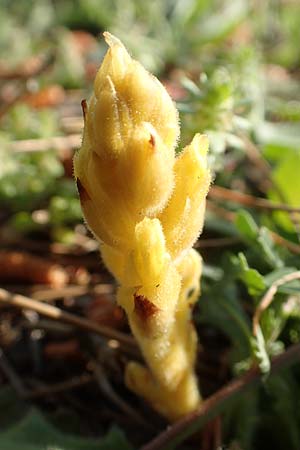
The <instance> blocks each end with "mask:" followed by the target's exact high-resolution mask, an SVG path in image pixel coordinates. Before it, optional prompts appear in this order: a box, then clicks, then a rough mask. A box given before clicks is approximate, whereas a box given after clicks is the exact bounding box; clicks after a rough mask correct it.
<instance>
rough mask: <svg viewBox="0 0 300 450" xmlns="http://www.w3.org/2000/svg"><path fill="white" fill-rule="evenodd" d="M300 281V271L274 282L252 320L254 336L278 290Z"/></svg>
mask: <svg viewBox="0 0 300 450" xmlns="http://www.w3.org/2000/svg"><path fill="white" fill-rule="evenodd" d="M299 279H300V271H299V270H297V271H295V272H292V273H289V274H287V275H284V276H283V277H281V278H279V279H278V280H276V281H274V283H272V285H271V286H270V287H269V289H268V290H267V292H266V293H265V295H264V296H263V298H262V299H261V301H260V303H259V304H258V306H257V308H256V310H255V313H254V316H253V320H252V326H253V334H254V335H255V336H256V334H257V331H258V327H259V321H260V317H261V315H262V313H263V312H264V311H265V309H267V308H268V307H269V306H270V304H271V303H272V301H273V299H274V296H275V294H276V293H277V290H278V288H279V287H280V286H282V285H283V284H286V283H289V282H290V281H293V280H299Z"/></svg>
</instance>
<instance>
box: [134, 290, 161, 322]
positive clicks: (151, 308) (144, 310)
mask: <svg viewBox="0 0 300 450" xmlns="http://www.w3.org/2000/svg"><path fill="white" fill-rule="evenodd" d="M158 311H159V309H158V308H157V306H155V305H154V303H152V302H150V300H148V299H147V297H145V296H144V295H138V294H134V312H135V313H136V314H137V315H138V317H139V318H140V319H141V320H142V321H143V322H146V321H147V320H148V319H149V318H150V317H152V316H153V315H154V314H156V313H157V312H158Z"/></svg>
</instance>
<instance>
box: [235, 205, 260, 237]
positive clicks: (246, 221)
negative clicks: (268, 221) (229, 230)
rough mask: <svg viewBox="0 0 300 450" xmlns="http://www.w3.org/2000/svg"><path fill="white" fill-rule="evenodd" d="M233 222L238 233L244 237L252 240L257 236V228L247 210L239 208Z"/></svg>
mask: <svg viewBox="0 0 300 450" xmlns="http://www.w3.org/2000/svg"><path fill="white" fill-rule="evenodd" d="M235 224H236V227H237V229H238V231H239V232H240V234H241V235H242V236H243V237H245V238H246V239H250V240H253V239H256V238H257V236H258V232H259V229H258V226H257V225H256V222H255V221H254V219H253V217H252V216H251V214H250V213H248V211H245V210H244V209H242V210H240V211H239V212H238V213H237V216H236V220H235Z"/></svg>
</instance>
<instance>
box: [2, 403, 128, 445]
mask: <svg viewBox="0 0 300 450" xmlns="http://www.w3.org/2000/svg"><path fill="white" fill-rule="evenodd" d="M0 448H1V449H3V450H4V449H5V450H19V449H20V448H22V450H119V449H121V448H122V449H124V450H130V449H132V447H131V445H130V444H129V443H128V441H127V440H126V438H125V436H124V435H123V433H122V432H121V431H120V430H119V429H118V428H117V427H113V428H111V430H110V431H109V432H108V434H107V435H106V436H105V437H104V438H103V439H102V440H101V441H98V442H97V441H95V440H90V439H85V438H81V437H78V436H72V435H69V434H64V433H61V432H60V431H58V430H57V429H56V428H54V427H53V426H52V425H51V424H50V423H48V422H47V421H46V420H45V419H44V417H43V416H42V415H41V414H40V413H39V412H38V411H37V410H35V409H32V410H31V411H30V412H29V413H28V414H27V415H26V416H25V417H24V419H23V420H21V421H20V422H19V423H17V424H16V425H14V426H13V427H11V428H9V429H8V430H7V431H4V432H2V433H1V434H0Z"/></svg>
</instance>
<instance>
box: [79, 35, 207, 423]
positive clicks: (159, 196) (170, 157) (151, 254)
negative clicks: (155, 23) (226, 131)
mask: <svg viewBox="0 0 300 450" xmlns="http://www.w3.org/2000/svg"><path fill="white" fill-rule="evenodd" d="M104 35H105V39H106V41H107V43H108V45H109V47H110V48H109V50H108V52H107V54H106V56H105V58H104V61H103V63H102V65H101V67H100V69H99V72H98V74H97V77H96V80H95V84H94V93H93V95H92V97H91V99H90V101H89V103H88V105H87V104H86V103H84V113H85V129H84V135H83V143H82V147H81V149H80V150H79V152H78V153H77V154H76V156H75V159H74V170H75V177H76V179H77V185H78V191H79V195H80V200H81V205H82V209H83V213H84V216H85V219H86V221H87V224H88V226H89V227H90V229H91V230H92V232H93V233H94V234H95V236H96V238H97V239H98V240H99V242H100V251H101V254H102V258H103V260H104V262H105V263H106V265H107V267H108V268H109V270H110V271H111V272H112V273H113V274H114V275H115V277H116V278H117V280H118V282H119V284H120V287H119V289H118V295H117V298H118V302H119V304H120V305H121V306H122V307H123V308H124V309H125V311H126V313H127V316H128V320H129V323H130V326H131V329H132V332H133V334H134V336H135V338H136V339H137V341H138V343H139V345H140V347H141V350H142V353H143V355H144V358H145V361H146V363H147V365H148V368H146V367H143V366H141V365H139V364H137V363H130V364H129V365H128V367H127V371H126V376H125V378H126V382H127V385H128V386H129V387H130V388H131V389H132V390H134V391H135V392H136V393H138V394H139V395H142V396H143V397H145V398H146V399H147V400H148V401H149V402H150V403H151V404H152V406H153V407H154V408H156V409H157V410H158V411H159V412H160V413H162V414H163V415H165V416H166V417H168V418H169V419H170V420H175V419H177V418H178V417H180V416H182V415H184V414H186V413H187V412H189V411H191V410H193V409H195V408H196V407H197V405H198V404H199V402H200V395H199V391H198V388H197V382H196V378H195V375H194V369H193V367H194V360H195V354H196V345H197V338H196V333H195V331H194V328H193V325H192V324H191V306H192V304H193V303H194V302H195V300H196V299H197V297H198V295H199V279H200V275H201V258H200V255H199V254H198V253H197V252H196V251H195V250H193V249H192V248H191V247H192V245H193V243H194V242H195V240H196V239H197V237H198V235H199V233H200V231H201V229H202V225H203V218H204V211H205V197H206V194H207V191H208V188H209V183H210V174H209V171H208V169H207V162H206V153H207V150H208V142H207V138H206V137H205V136H200V135H196V136H195V137H194V139H193V141H192V143H191V144H190V145H189V146H187V147H186V148H185V149H184V150H183V152H182V153H181V154H180V155H179V157H178V158H175V145H176V142H177V139H178V135H179V124H178V114H177V111H176V108H175V106H174V105H173V103H172V100H171V99H170V97H169V95H168V94H167V92H166V90H165V89H164V87H163V86H162V85H161V84H160V83H159V81H158V80H157V79H156V78H154V77H153V76H152V75H150V74H149V73H148V72H147V71H146V70H145V69H144V68H143V67H142V66H141V65H140V64H139V63H138V62H137V61H134V60H133V59H132V58H131V57H130V55H129V54H128V53H127V51H126V49H125V48H124V46H123V45H122V43H121V42H120V41H119V40H118V39H117V38H115V37H114V36H112V35H110V34H109V33H104Z"/></svg>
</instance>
